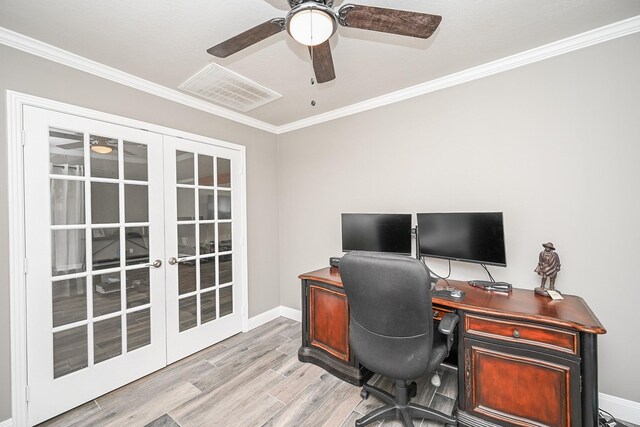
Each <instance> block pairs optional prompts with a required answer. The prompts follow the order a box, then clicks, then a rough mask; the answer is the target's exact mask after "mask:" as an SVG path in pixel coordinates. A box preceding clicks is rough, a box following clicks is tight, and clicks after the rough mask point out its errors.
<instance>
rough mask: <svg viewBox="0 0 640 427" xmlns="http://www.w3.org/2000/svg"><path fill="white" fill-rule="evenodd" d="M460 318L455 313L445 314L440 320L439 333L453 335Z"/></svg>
mask: <svg viewBox="0 0 640 427" xmlns="http://www.w3.org/2000/svg"><path fill="white" fill-rule="evenodd" d="M458 320H459V317H458V315H457V314H454V313H447V314H445V315H444V316H443V317H442V319H441V320H440V325H439V326H438V331H440V333H441V334H444V335H451V334H452V333H453V330H454V329H455V328H456V325H457V324H458Z"/></svg>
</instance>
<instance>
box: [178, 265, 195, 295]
mask: <svg viewBox="0 0 640 427" xmlns="http://www.w3.org/2000/svg"><path fill="white" fill-rule="evenodd" d="M195 290H196V265H195V261H180V262H179V263H178V294H180V295H182V294H188V293H189V292H193V291H195Z"/></svg>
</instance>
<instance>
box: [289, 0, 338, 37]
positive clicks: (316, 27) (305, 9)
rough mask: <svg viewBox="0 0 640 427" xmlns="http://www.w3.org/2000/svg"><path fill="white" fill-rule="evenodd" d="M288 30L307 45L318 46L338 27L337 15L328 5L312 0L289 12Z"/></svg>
mask: <svg viewBox="0 0 640 427" xmlns="http://www.w3.org/2000/svg"><path fill="white" fill-rule="evenodd" d="M286 26H287V32H288V33H289V34H290V35H291V37H293V38H294V39H295V40H296V41H297V42H299V43H302V44H303V45H305V46H317V45H319V44H322V43H324V42H325V41H327V40H328V39H329V37H331V36H332V35H333V34H334V33H335V32H336V29H337V28H338V23H337V20H336V16H335V14H334V13H333V11H332V10H331V9H330V8H328V7H327V6H325V5H323V4H320V3H316V2H315V1H310V2H306V3H302V4H300V5H298V6H296V7H294V8H293V9H291V11H290V12H289V14H288V15H287V19H286Z"/></svg>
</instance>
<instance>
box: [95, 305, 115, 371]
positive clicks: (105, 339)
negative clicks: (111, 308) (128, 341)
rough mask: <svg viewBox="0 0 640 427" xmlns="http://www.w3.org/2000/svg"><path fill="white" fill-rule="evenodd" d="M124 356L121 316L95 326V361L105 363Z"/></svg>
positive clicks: (96, 323)
mask: <svg viewBox="0 0 640 427" xmlns="http://www.w3.org/2000/svg"><path fill="white" fill-rule="evenodd" d="M121 354H122V319H121V317H120V316H116V317H113V318H111V319H107V320H102V321H100V322H95V323H94V324H93V360H94V363H100V362H104V361H105V360H108V359H111V358H112V357H116V356H119V355H121Z"/></svg>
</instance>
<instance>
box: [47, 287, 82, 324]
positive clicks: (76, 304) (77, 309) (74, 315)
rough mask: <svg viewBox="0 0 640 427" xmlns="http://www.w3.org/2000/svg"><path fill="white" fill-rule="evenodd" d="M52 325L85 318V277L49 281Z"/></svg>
mask: <svg viewBox="0 0 640 427" xmlns="http://www.w3.org/2000/svg"><path fill="white" fill-rule="evenodd" d="M51 297H52V298H51V300H52V304H53V327H54V328H55V327H57V326H62V325H68V324H69V323H73V322H79V321H80V320H85V319H86V318H87V278H86V277H78V278H75V279H67V280H58V281H55V282H52V283H51Z"/></svg>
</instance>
